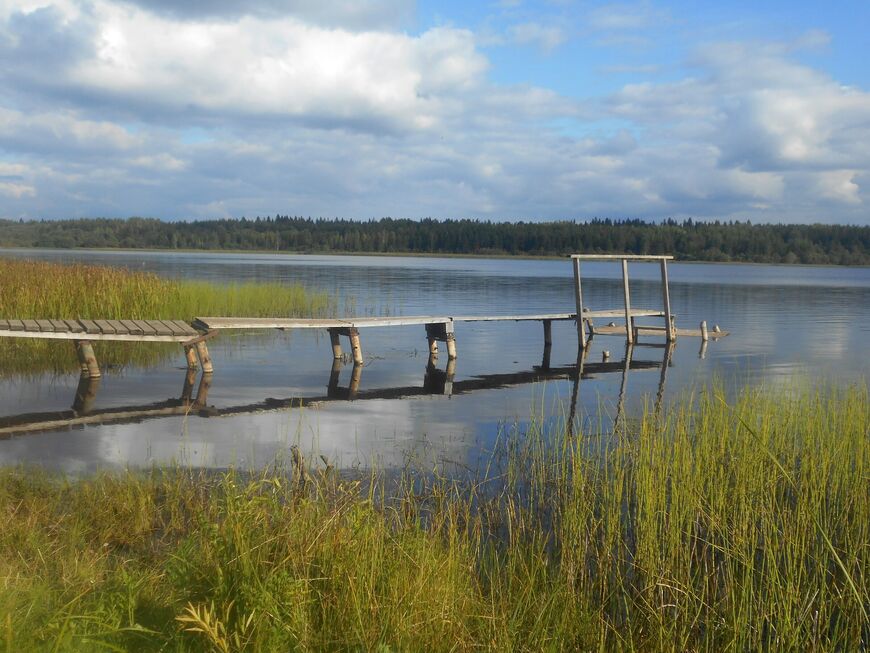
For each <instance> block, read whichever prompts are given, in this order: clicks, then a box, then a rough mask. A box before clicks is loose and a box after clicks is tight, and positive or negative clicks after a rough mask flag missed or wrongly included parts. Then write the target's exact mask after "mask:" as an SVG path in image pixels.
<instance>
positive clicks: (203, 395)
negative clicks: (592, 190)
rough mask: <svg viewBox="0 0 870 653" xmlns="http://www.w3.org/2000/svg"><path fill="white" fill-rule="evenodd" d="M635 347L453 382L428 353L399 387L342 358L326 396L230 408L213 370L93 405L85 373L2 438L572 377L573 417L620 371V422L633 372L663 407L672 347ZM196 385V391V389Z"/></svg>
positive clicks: (17, 420) (5, 423)
mask: <svg viewBox="0 0 870 653" xmlns="http://www.w3.org/2000/svg"><path fill="white" fill-rule="evenodd" d="M636 347H637V345H631V344H629V345H627V346H626V352H625V357H624V358H623V360H621V361H610V360H603V361H601V362H590V361H587V360H586V359H587V357H588V352H589V349H588V347H587V348H584V349H583V350H581V351H582V354H581V355H580V356H579V357H578V360H577V364H575V365H566V366H558V367H551V365H550V347H545V348H544V355H543V359H542V362H541V365H539V366H535V367H534V368H533V369H531V370H524V371H521V372H510V373H502V374H485V375H480V376H475V377H472V378H469V379H462V380H459V381H457V380H455V377H456V359H450V360H449V361H448V362H447V365H446V367H445V368H444V369H441V368H439V367H438V365H437V357H436V356H430V358H429V360H428V363H427V365H426V369H425V372H424V375H423V383H422V385H419V386H403V387H395V388H373V389H370V390H365V389H363V388H362V378H363V369H364V368H363V366H362V365H358V364H357V365H353V366H352V367H351V368H350V377H349V380H348V384H347V385H346V386H343V385H340V380H341V376H342V372H343V367H344V366H343V365H342V363H341V361H340V360H336V361H334V362H333V365H332V369H331V370H330V373H329V379H328V383H327V388H326V394H325V395H321V396H315V397H290V398H286V399H272V398H269V399H265V400H263V401H259V402H254V403H249V404H243V405H236V406H228V407H223V408H216V407H210V406H208V405H207V400H208V392H209V388H210V387H211V384H212V376H213V375H212V374H205V373H204V374H202V375H201V376H200V378H199V382H198V384H197V377H196V373H195V372H194V371H193V370H188V371H187V372H186V374H185V377H184V384H183V387H182V392H181V397H180V398H177V399H175V398H173V399H168V400H165V401H160V402H154V403H149V404H142V405H136V406H122V407H118V408H99V409H97V408H94V403H95V400H96V396H97V391H98V390H99V385H100V379H95V378H89V377H87V376H83V377H82V378H81V381H80V382H79V385H78V388H77V389H76V393H75V397H74V400H73V405H72V408H71V409H70V410H65V411H54V412H42V413H26V414H22V415H13V416H9V417H4V418H0V437H3V436H11V435H15V434H23V433H33V432H40V431H52V430H60V429H68V428H75V427H83V426H87V425H97V424H125V423H132V422H139V421H143V420H146V419H156V418H160V417H171V416H184V415H190V414H194V415H198V416H201V417H228V416H233V415H242V414H246V413H254V412H261V411H271V410H281V409H285V408H295V407H302V406H314V405H322V404H326V403H332V402H342V401H366V400H372V399H387V400H389V399H413V398H415V397H424V396H446V397H450V396H453V395H463V394H469V393H472V392H479V391H483V390H498V389H504V388H511V387H516V386H521V385H527V384H532V383H538V382H542V381H554V380H555V381H558V380H569V381H572V382H573V388H572V393H571V411H570V418H571V420H572V421H573V418H574V416H575V412H576V405H577V397H578V394H579V386H580V381H581V380H582V379H594V378H597V377H599V376H600V375H604V374H621V376H622V379H621V383H620V392H619V402H618V405H617V421H618V420H619V416H620V415H621V414H622V413H623V412H624V402H625V395H626V387H627V383H628V377H629V372H630V371H643V370H656V369H658V370H660V371H661V373H660V377H659V385H658V393H657V396H656V404H657V405H659V404H660V403H661V400H662V396H663V394H664V387H665V381H666V378H667V369H668V367H669V365H670V364H671V353H672V352H673V347H674V345H673V344H672V343H671V344H669V345H667V346H662V348H663V350H664V353H663V356H662V358H661V360H638V359H636V357H635V356H634V350H635V348H636ZM194 388H196V392H195V393H194Z"/></svg>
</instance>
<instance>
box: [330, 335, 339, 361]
mask: <svg viewBox="0 0 870 653" xmlns="http://www.w3.org/2000/svg"><path fill="white" fill-rule="evenodd" d="M329 342H330V343H331V344H332V357H333V358H341V340H339V337H338V330H337V329H329Z"/></svg>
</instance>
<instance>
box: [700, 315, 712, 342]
mask: <svg viewBox="0 0 870 653" xmlns="http://www.w3.org/2000/svg"><path fill="white" fill-rule="evenodd" d="M709 339H710V334H709V333H707V320H702V321H701V341H702V342H707V341H708V340H709Z"/></svg>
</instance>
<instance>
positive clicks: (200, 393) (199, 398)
mask: <svg viewBox="0 0 870 653" xmlns="http://www.w3.org/2000/svg"><path fill="white" fill-rule="evenodd" d="M211 379H212V374H211V372H203V373H202V376H201V377H199V387H198V388H197V389H196V399H194V400H193V405H194V406H196V407H197V408H204V407H205V405H206V402H207V401H208V391H209V389H211Z"/></svg>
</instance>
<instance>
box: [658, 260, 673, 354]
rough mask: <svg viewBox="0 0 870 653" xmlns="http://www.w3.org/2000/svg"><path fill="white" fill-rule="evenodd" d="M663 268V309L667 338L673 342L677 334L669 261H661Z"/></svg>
mask: <svg viewBox="0 0 870 653" xmlns="http://www.w3.org/2000/svg"><path fill="white" fill-rule="evenodd" d="M661 267H662V309H663V310H664V312H665V333H666V334H667V336H666V338H667V341H668V342H673V341H674V337H675V335H676V334H675V333H674V324H673V320H671V291H670V289H669V288H668V261H667V259H662V260H661Z"/></svg>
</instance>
